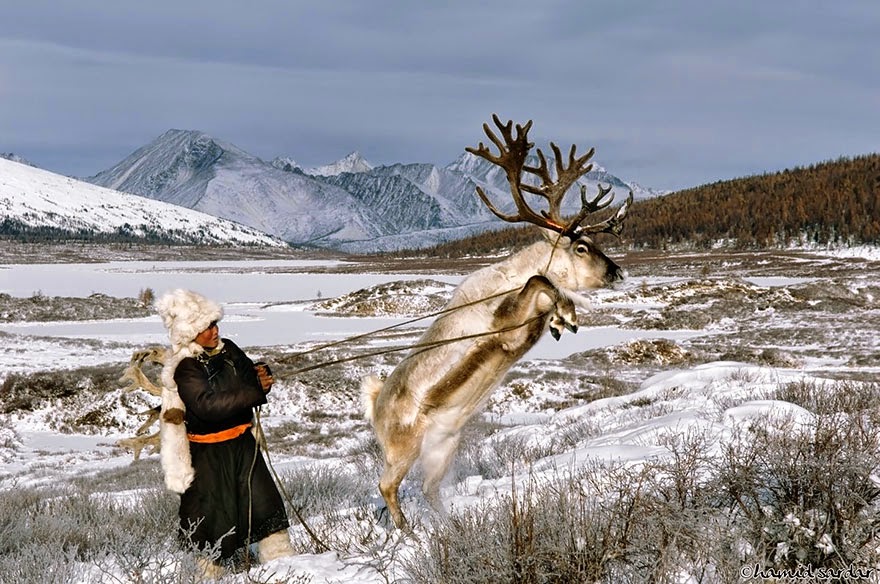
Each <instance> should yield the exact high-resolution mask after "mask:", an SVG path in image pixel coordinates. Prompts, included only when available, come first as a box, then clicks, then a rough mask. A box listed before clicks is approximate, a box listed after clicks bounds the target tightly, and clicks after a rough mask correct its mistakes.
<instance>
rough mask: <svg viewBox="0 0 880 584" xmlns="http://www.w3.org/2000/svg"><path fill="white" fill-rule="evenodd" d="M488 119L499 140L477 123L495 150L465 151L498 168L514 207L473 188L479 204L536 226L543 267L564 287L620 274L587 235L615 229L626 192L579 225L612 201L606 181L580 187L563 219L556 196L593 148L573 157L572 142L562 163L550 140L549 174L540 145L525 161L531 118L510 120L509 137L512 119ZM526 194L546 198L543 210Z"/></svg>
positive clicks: (601, 282) (579, 172)
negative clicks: (604, 213)
mask: <svg viewBox="0 0 880 584" xmlns="http://www.w3.org/2000/svg"><path fill="white" fill-rule="evenodd" d="M492 120H493V121H494V122H495V125H496V126H497V127H498V129H499V130H500V131H501V136H502V138H503V139H504V140H503V141H502V140H501V139H499V138H498V136H496V135H495V133H494V132H493V131H492V129H491V128H490V127H489V125H488V124H483V131H485V132H486V136H487V137H488V138H489V140H491V141H492V143H493V144H495V146H497V147H498V150H499V154H497V155H495V154H492V152H491V151H490V150H489V148H488V147H486V146H485V145H484V144H483V143H482V142H480V144H479V145H478V146H477V147H476V148H465V150H467V151H468V152H470V153H471V154H474V155H476V156H479V157H480V158H484V159H485V160H488V161H489V162H491V163H492V164H495V165H497V166H499V167H501V168H502V169H504V172H505V174H506V176H507V181H508V183H509V185H510V192H511V195H512V196H513V202H514V203H515V204H516V209H517V212H516V213H515V214H507V213H503V212H501V211H499V210H498V208H497V207H496V206H495V205H494V204H493V203H492V201H491V200H490V199H489V197H488V196H487V195H486V193H485V191H483V189H482V188H480V187H477V195H479V197H480V199H481V200H482V201H483V203H484V204H485V205H486V206H487V207H488V208H489V210H490V211H492V212H493V213H494V214H495V215H497V216H498V217H499V218H501V219H503V220H504V221H508V222H511V223H517V222H522V221H525V222H528V223H532V224H534V225H537V226H539V227H541V228H542V231H543V233H544V235H545V237H546V238H547V240H548V242H550V243H551V244H552V245H553V246H554V249H553V252H552V255H551V259H550V261H549V263H548V265H547V266H546V272H547V274H548V275H549V276H551V277H553V278H554V281H555V282H557V284H558V285H560V286H562V287H565V288H568V289H570V290H586V289H589V288H599V287H601V286H605V285H608V284H611V283H613V282H615V281H616V280H619V279H621V278H622V277H623V274H622V271H621V269H620V266H618V265H617V264H615V263H614V262H613V261H611V260H610V259H609V258H608V257H607V256H606V255H605V254H604V253H602V250H600V249H599V248H598V247H597V246H596V245H595V244H594V243H593V241H592V240H591V239H590V237H589V236H590V235H591V234H594V233H612V234H614V235H619V234H620V231H621V229H622V227H623V220H624V219H625V218H626V213H627V211H628V210H629V206H630V205H631V204H632V200H633V194H632V191H630V193H629V196H628V197H627V199H626V201H625V202H624V204H623V205H622V206H621V207H620V209H619V210H618V211H617V213H615V214H614V215H613V216H611V217H610V218H608V219H606V220H604V221H600V222H599V223H594V224H591V225H589V224H585V221H586V219H587V217H588V216H589V215H591V214H592V213H595V212H596V211H600V210H602V209H605V208H606V207H608V206H609V205H610V204H611V202H612V201H613V200H614V195H613V194H612V195H611V196H610V197H609V193H611V186H608V187H602V186H601V185H599V193H598V194H597V195H596V197H594V198H593V199H588V198H587V189H586V187H585V186H581V189H580V193H581V209H580V211H579V212H578V213H577V214H576V215H575V216H574V217H572V218H569V219H566V218H563V217H562V212H561V208H562V200H563V198H564V197H565V194H566V193H567V192H568V190H569V189H570V188H571V186H572V185H573V184H574V183H575V181H577V180H578V179H579V178H580V177H581V176H583V175H584V174H586V173H587V172H589V171H590V169H592V168H593V165H592V163H589V160H590V158H592V156H593V154H594V153H595V149H594V148H591V149H590V150H589V151H588V152H587V153H586V154H584V155H583V156H580V157H578V156H577V155H576V151H577V147H576V146H575V145H572V146H571V150H570V151H569V155H568V166H565V164H564V163H563V159H562V154H561V152H560V150H559V147H558V146H556V144H554V143H553V142H551V143H550V147H551V149H552V150H553V157H554V161H555V168H554V170H555V175H556V176H555V179H554V177H553V174H554V173H551V170H550V168H549V167H548V164H547V159H546V158H545V156H544V153H543V152H541V149H540V148H538V149H537V156H538V161H539V163H538V166H527V165H526V158H527V156H528V154H529V152H530V151H531V149H532V147H534V144H533V143H531V142H529V140H528V132H529V129H530V128H531V127H532V122H531V120H529V121H528V123H526V125H525V126H521V125H519V124H517V125H516V136H515V137H514V136H513V131H512V127H513V122H512V121H508V122H507V123H506V124H502V123H501V120H499V119H498V116H497V115H495V114H493V115H492ZM523 173H528V174H530V175H531V176H533V177H535V178H537V179H538V180H537V181H536V182H538V184H537V185H533V184H530V183H529V182H526V181H523ZM526 194H531V195H536V196H538V197H540V198H543V199H544V200H546V201H547V209H546V210H542V211H541V212H540V213H539V212H537V211H535V210H534V209H533V208H532V207H531V206H529V204H528V202H527V201H526Z"/></svg>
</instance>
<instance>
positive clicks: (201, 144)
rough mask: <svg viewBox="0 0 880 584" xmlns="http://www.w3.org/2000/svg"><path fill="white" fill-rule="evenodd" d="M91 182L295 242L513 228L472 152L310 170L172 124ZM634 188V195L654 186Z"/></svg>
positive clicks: (507, 203)
mask: <svg viewBox="0 0 880 584" xmlns="http://www.w3.org/2000/svg"><path fill="white" fill-rule="evenodd" d="M534 162H536V161H534ZM86 180H88V181H89V182H92V183H94V184H98V185H101V186H105V187H108V188H112V189H116V190H120V191H125V192H130V193H133V194H137V195H141V196H144V197H149V198H154V199H158V200H162V201H166V202H170V203H174V204H177V205H181V206H184V207H189V208H192V209H197V210H199V211H203V212H205V213H210V214H213V215H217V216H219V217H224V218H227V219H231V220H234V221H237V222H240V223H243V224H245V225H249V226H251V227H254V228H256V229H259V230H261V231H264V232H266V233H269V234H271V235H274V236H276V237H279V238H281V239H284V240H285V241H288V242H290V243H293V244H297V245H314V246H319V247H330V248H334V249H338V250H342V251H349V252H365V251H390V250H395V249H401V248H413V247H425V246H430V245H436V244H438V243H443V242H445V241H449V240H451V239H457V238H461V237H465V236H469V235H474V234H477V233H481V232H484V231H487V230H492V229H499V228H502V227H506V226H507V225H508V224H506V223H503V222H501V221H499V220H498V218H496V217H495V216H494V215H493V214H492V213H491V212H490V211H489V210H488V209H487V208H486V207H485V206H484V205H483V204H482V202H481V201H480V200H479V198H478V197H477V196H475V190H476V187H477V186H480V187H482V188H483V189H484V190H485V191H486V192H487V193H489V194H490V196H491V197H492V198H493V200H494V201H495V202H496V205H497V206H498V207H499V208H500V209H501V210H503V211H507V212H509V211H512V210H513V209H514V205H513V202H512V200H511V198H510V194H509V188H508V186H507V179H506V177H505V176H504V174H503V172H502V171H501V170H500V169H498V168H497V167H496V166H494V165H492V164H491V163H489V162H488V161H486V160H483V159H481V158H478V157H476V156H473V155H471V154H462V156H460V157H459V158H458V159H457V160H456V161H455V162H453V163H451V164H449V165H448V166H446V167H444V168H440V167H437V166H435V165H433V164H420V163H414V164H392V165H388V166H376V167H374V166H372V165H371V164H370V163H369V162H367V161H366V160H364V158H363V157H362V156H361V155H360V154H359V153H358V152H352V153H351V154H349V155H348V156H346V157H345V158H343V159H341V160H339V161H336V162H334V163H331V164H327V165H324V166H319V167H315V168H303V167H302V166H301V165H300V164H298V163H297V162H296V160H295V159H293V158H290V157H279V158H276V159H274V160H273V161H272V162H271V163H267V162H264V161H263V160H260V159H259V158H257V157H255V156H252V155H250V154H248V153H247V152H245V151H243V150H241V149H240V148H238V147H236V146H234V145H232V144H229V143H227V142H223V141H220V140H217V139H215V138H212V137H211V136H208V135H207V134H204V133H202V132H198V131H183V130H169V131H168V132H166V133H165V134H163V135H162V136H159V137H158V138H157V139H156V140H154V141H153V142H151V143H150V144H148V145H146V146H144V147H143V148H140V149H139V150H137V151H136V152H134V153H133V154H132V155H130V156H129V157H127V158H126V159H125V160H122V161H121V162H119V163H118V164H116V165H115V166H114V167H113V168H110V169H108V170H106V171H103V172H101V173H99V174H97V175H95V176H93V177H90V178H88V179H86ZM599 182H601V183H602V184H605V185H608V184H610V185H612V186H613V187H614V188H615V190H617V191H623V195H621V194H618V200H622V197H623V196H624V195H625V193H626V192H627V191H628V189H629V188H630V185H628V184H627V183H624V182H623V181H621V180H620V179H619V178H617V177H615V176H613V175H611V174H609V173H607V172H606V171H605V170H604V169H596V170H593V171H591V172H590V173H588V174H587V175H586V176H585V177H583V179H582V184H584V185H586V186H587V187H588V188H589V189H590V190H591V192H596V190H597V187H596V184H597V183H599ZM573 190H576V189H573ZM634 191H637V192H636V196H637V198H645V197H649V196H652V195H654V194H656V193H652V192H650V191H648V190H647V189H640V188H639V189H634ZM579 206H580V196H579V194H577V193H574V194H573V195H572V196H569V197H567V205H565V206H564V207H563V209H564V211H565V212H570V213H574V212H576V211H577V210H578V209H579Z"/></svg>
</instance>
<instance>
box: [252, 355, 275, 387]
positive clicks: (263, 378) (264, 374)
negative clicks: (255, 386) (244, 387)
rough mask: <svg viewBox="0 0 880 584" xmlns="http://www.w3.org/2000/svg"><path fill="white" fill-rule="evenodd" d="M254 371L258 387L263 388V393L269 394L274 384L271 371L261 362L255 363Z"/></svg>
mask: <svg viewBox="0 0 880 584" xmlns="http://www.w3.org/2000/svg"><path fill="white" fill-rule="evenodd" d="M254 369H255V370H256V372H257V379H259V380H260V387H262V388H263V391H265V392H266V393H269V390H270V389H272V384H273V383H275V378H274V377H272V370H271V369H269V366H268V365H266V364H265V363H263V362H262V361H260V362H258V363H255V364H254Z"/></svg>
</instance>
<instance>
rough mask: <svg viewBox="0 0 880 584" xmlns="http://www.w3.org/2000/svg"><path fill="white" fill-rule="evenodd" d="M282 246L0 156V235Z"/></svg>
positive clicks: (247, 230) (257, 235)
mask: <svg viewBox="0 0 880 584" xmlns="http://www.w3.org/2000/svg"><path fill="white" fill-rule="evenodd" d="M2 235H18V236H21V235H28V236H31V237H46V238H58V237H88V238H97V239H101V238H106V239H110V240H123V241H132V240H147V241H151V242H161V243H193V244H233V245H270V246H282V245H285V244H284V242H282V241H280V240H278V239H275V238H272V237H269V236H268V235H266V234H264V233H260V232H258V231H256V230H255V229H252V228H250V227H245V226H244V225H239V224H237V223H233V222H231V221H227V220H224V219H219V218H217V217H214V216H212V215H207V214H205V213H199V212H197V211H193V210H191V209H184V208H181V207H177V206H174V205H169V204H167V203H162V202H159V201H154V200H151V199H147V198H144V197H138V196H135V195H128V194H125V193H119V192H116V191H113V190H110V189H106V188H103V187H99V186H95V185H93V184H89V183H86V182H82V181H78V180H76V179H73V178H69V177H66V176H61V175H58V174H54V173H52V172H49V171H46V170H42V169H39V168H35V167H32V166H28V165H26V164H22V163H18V162H13V161H11V160H8V159H6V158H5V157H3V158H0V236H2Z"/></svg>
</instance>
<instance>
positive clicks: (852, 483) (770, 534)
mask: <svg viewBox="0 0 880 584" xmlns="http://www.w3.org/2000/svg"><path fill="white" fill-rule="evenodd" d="M795 390H796V388H795ZM786 391H792V389H791V388H790V389H789V390H786ZM878 447H880V432H878V429H877V427H876V426H875V425H874V424H872V423H870V422H869V421H868V420H867V419H866V418H865V417H862V416H847V415H844V414H841V413H835V414H831V415H818V416H816V418H815V422H814V423H813V424H811V425H809V426H807V427H804V425H803V423H801V424H800V425H798V424H795V422H794V421H793V420H791V419H785V420H775V421H774V420H770V419H768V420H765V421H762V422H761V423H759V424H754V425H753V426H751V428H750V429H741V430H740V431H739V432H738V433H736V434H735V435H734V437H733V439H732V440H731V441H730V442H729V443H728V444H727V445H726V449H725V452H724V464H723V465H722V466H721V470H720V472H719V473H718V491H719V493H720V494H721V495H722V496H724V497H725V498H726V499H727V502H726V504H727V505H729V506H730V513H731V517H732V518H733V519H734V522H735V524H736V526H737V530H738V532H739V533H740V536H741V537H742V539H743V541H744V542H746V543H747V544H748V545H747V549H748V550H749V551H748V553H747V560H748V561H753V562H755V563H757V564H759V565H761V566H762V567H768V568H774V569H792V568H797V567H799V566H812V567H813V568H836V569H846V568H847V567H850V566H875V565H876V563H877V561H878V560H880V555H878V551H877V541H876V540H875V532H876V530H877V526H878V525H880V510H878V509H877V505H876V504H877V502H878V501H880V489H878V486H877V484H876V483H875V482H874V481H873V480H872V475H875V474H876V473H877V472H878V471H880V453H878Z"/></svg>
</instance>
